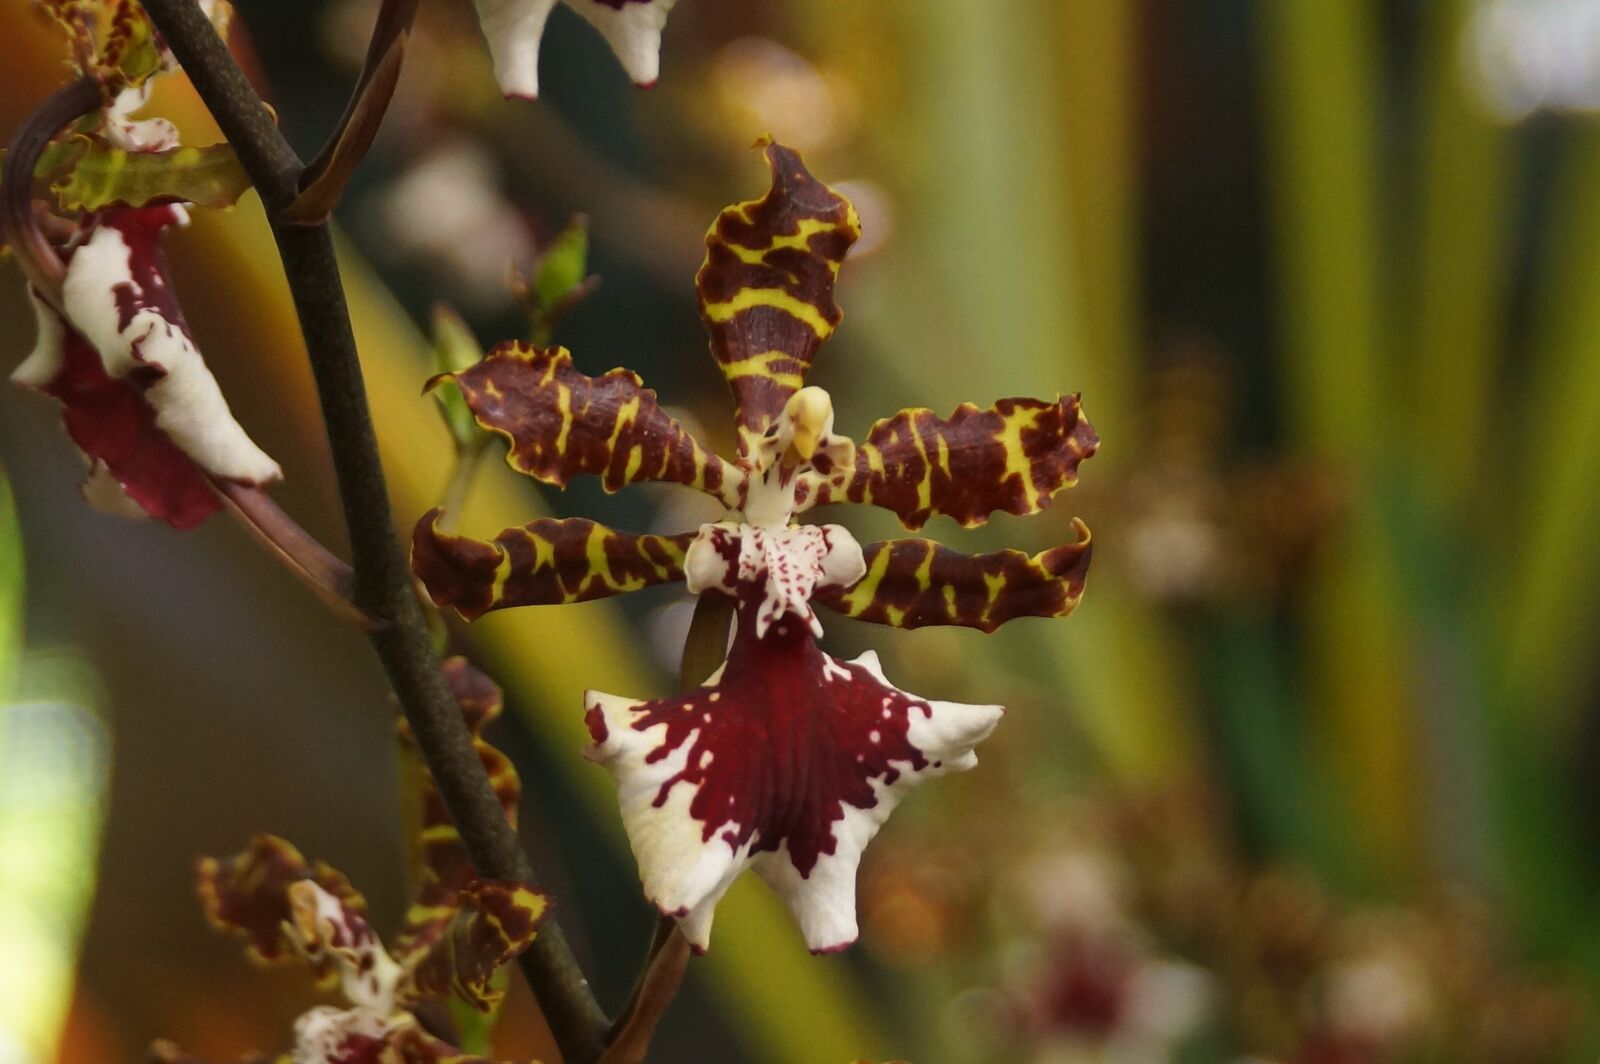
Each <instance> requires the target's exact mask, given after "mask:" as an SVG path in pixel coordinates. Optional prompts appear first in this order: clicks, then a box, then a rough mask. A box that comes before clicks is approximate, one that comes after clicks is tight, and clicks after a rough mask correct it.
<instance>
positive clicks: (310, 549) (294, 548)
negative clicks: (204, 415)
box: [212, 479, 378, 631]
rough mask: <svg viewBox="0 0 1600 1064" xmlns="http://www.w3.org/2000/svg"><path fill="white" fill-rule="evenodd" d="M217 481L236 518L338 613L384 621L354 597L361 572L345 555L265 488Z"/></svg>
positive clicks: (364, 624)
mask: <svg viewBox="0 0 1600 1064" xmlns="http://www.w3.org/2000/svg"><path fill="white" fill-rule="evenodd" d="M212 487H214V488H216V489H217V491H218V492H219V493H220V494H221V495H222V497H223V499H225V500H226V501H227V503H228V510H229V512H230V513H232V514H233V516H234V518H235V519H236V520H238V522H239V523H240V524H241V525H243V526H244V527H245V528H246V529H247V530H248V531H250V532H251V533H253V534H254V535H255V536H256V538H258V539H259V540H261V542H262V543H263V544H265V545H266V546H267V548H268V549H269V550H271V551H272V553H273V554H274V555H275V556H276V557H277V558H278V560H279V561H281V562H283V564H284V565H285V566H287V567H288V569H289V571H290V572H292V573H294V574H295V575H296V576H298V577H299V578H300V579H301V580H303V581H305V583H306V584H307V585H308V586H309V587H310V588H311V590H312V591H314V592H316V594H317V597H318V598H320V599H322V600H323V601H324V602H325V603H327V604H328V606H329V607H331V608H332V609H333V611H334V612H335V613H337V614H338V615H339V616H340V617H342V618H344V619H345V620H347V621H349V622H350V623H352V624H354V625H356V626H357V627H358V628H361V629H364V630H367V631H371V630H372V629H373V628H375V627H377V625H378V622H377V621H376V620H375V619H374V618H372V617H370V616H368V615H367V614H365V613H363V612H362V611H361V609H360V608H358V607H357V606H356V605H355V603H354V601H353V600H352V599H353V596H354V594H355V572H354V571H353V570H352V569H351V568H350V566H349V565H348V564H346V563H345V561H344V559H342V558H340V557H339V556H338V555H336V554H334V553H333V552H332V551H330V550H329V549H328V548H327V547H324V546H323V545H322V543H321V541H320V540H318V539H317V538H316V537H315V536H313V535H312V534H311V533H309V532H307V531H306V530H305V529H304V528H302V527H300V525H299V524H298V523H297V522H296V521H295V519H294V518H292V517H290V516H289V515H288V514H287V513H285V512H284V510H283V507H281V506H279V505H278V504H277V503H275V502H273V501H272V497H271V496H270V495H268V494H267V493H266V492H265V491H262V490H261V489H260V488H254V487H247V486H245V485H243V484H236V483H234V482H233V481H231V480H222V479H216V480H213V481H212Z"/></svg>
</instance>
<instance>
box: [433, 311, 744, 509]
mask: <svg viewBox="0 0 1600 1064" xmlns="http://www.w3.org/2000/svg"><path fill="white" fill-rule="evenodd" d="M445 377H453V379H454V380H455V382H456V384H457V385H459V386H460V388H461V394H462V396H463V397H464V398H465V399H466V401H467V407H468V409H470V410H471V411H472V415H473V417H475V418H476V419H477V421H478V424H480V425H482V426H483V427H484V428H486V429H491V430H493V431H495V432H498V433H500V434H501V435H502V436H504V437H505V438H506V439H507V441H509V443H510V451H509V453H508V454H507V456H506V460H507V461H508V462H509V463H510V465H511V467H512V468H513V469H516V470H518V471H520V472H523V473H527V474H528V475H530V476H533V477H537V478H538V479H539V480H542V481H544V482H545V483H547V484H554V485H556V486H558V487H565V486H566V485H567V483H568V482H569V481H571V480H572V478H573V477H575V476H578V475H579V474H582V473H587V474H591V475H593V476H598V477H600V478H601V482H602V483H603V484H604V485H605V487H606V490H607V491H616V490H617V489H619V488H621V487H622V486H623V485H625V484H636V483H640V482H643V481H650V480H667V481H672V482H674V483H677V484H685V485H687V486H689V487H692V488H699V489H700V490H701V491H705V492H709V493H710V494H712V495H715V496H717V497H718V498H719V499H721V500H722V501H724V502H725V503H726V504H727V505H729V506H730V507H731V506H736V505H738V501H739V499H740V497H741V489H742V484H743V474H742V472H741V471H740V470H738V469H736V468H734V467H733V466H730V465H728V464H727V463H725V462H724V461H723V460H722V459H721V458H718V457H717V456H716V455H715V454H712V453H711V452H710V451H708V450H706V449H705V448H704V447H702V446H701V445H700V442H699V441H698V440H696V439H695V438H694V437H693V436H691V435H690V434H689V432H688V430H686V429H685V428H684V427H683V426H682V425H680V424H678V422H677V421H676V420H675V419H674V418H672V417H671V416H670V415H669V414H667V413H666V412H665V411H663V410H662V409H661V406H660V403H659V402H658V401H657V400H656V393H655V392H654V391H653V390H651V389H649V388H646V387H645V386H644V382H643V381H642V380H640V379H639V376H638V375H637V374H635V373H633V372H631V371H629V370H625V369H614V370H611V371H610V372H609V373H605V374H603V375H601V376H599V377H589V376H585V375H584V374H582V373H580V372H578V370H577V368H576V367H574V366H573V364H572V356H571V355H570V354H568V353H567V350H566V349H565V348H562V347H553V348H548V349H541V348H537V347H531V346H529V345H527V344H522V343H516V342H507V343H503V344H501V345H500V346H498V347H496V348H495V349H494V350H493V351H491V352H489V356H488V357H487V358H485V359H484V360H483V361H482V362H479V363H478V364H477V365H475V366H472V367H471V368H469V369H465V370H462V371H461V372H459V373H456V374H453V375H452V374H445V375H441V377H437V378H435V379H434V381H433V382H430V383H435V384H436V383H437V382H438V381H440V380H442V379H444V378H445Z"/></svg>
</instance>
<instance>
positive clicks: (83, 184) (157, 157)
mask: <svg viewBox="0 0 1600 1064" xmlns="http://www.w3.org/2000/svg"><path fill="white" fill-rule="evenodd" d="M78 139H80V140H82V141H84V144H85V146H84V149H83V155H82V157H81V158H79V159H78V161H77V164H76V165H75V166H73V167H72V169H71V172H70V173H68V174H67V175H66V176H65V177H63V178H60V179H58V180H57V181H56V182H55V183H54V185H52V186H51V187H52V189H53V191H54V192H55V194H56V201H57V205H58V206H59V207H60V208H61V209H62V210H63V211H95V210H99V209H101V208H102V207H110V206H112V205H121V206H126V207H142V206H144V205H145V204H147V203H154V202H157V201H166V202H171V201H181V202H185V203H194V204H198V205H199V206H202V207H231V206H233V205H234V204H235V203H237V202H238V200H239V197H240V196H242V195H244V192H245V190H246V189H248V188H249V187H250V178H249V177H247V176H246V175H245V172H244V167H242V166H241V165H240V164H239V159H238V157H237V156H236V155H234V153H233V149H232V148H230V147H228V145H226V144H213V145H211V146H210V147H206V148H173V149H172V150H170V151H156V152H129V151H124V150H123V149H121V148H115V147H112V146H111V145H110V144H108V143H106V142H105V141H103V140H99V139H98V138H94V139H91V138H78Z"/></svg>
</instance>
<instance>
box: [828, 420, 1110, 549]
mask: <svg viewBox="0 0 1600 1064" xmlns="http://www.w3.org/2000/svg"><path fill="white" fill-rule="evenodd" d="M1099 444H1100V438H1099V437H1098V436H1097V435H1095V431H1094V427H1093V426H1092V425H1090V424H1089V421H1088V419H1087V418H1085V417H1084V416H1083V409H1082V406H1081V405H1080V403H1079V401H1078V397H1077V396H1076V395H1067V396H1062V397H1060V398H1058V399H1056V400H1054V401H1053V402H1052V401H1047V400H1043V399H1002V400H1000V401H999V402H997V403H995V404H994V405H993V406H991V407H989V408H988V409H987V410H980V409H979V408H978V407H976V406H974V405H972V404H971V403H963V404H962V405H961V406H958V407H957V408H956V410H955V413H954V414H952V415H951V416H950V417H948V418H941V417H939V416H938V415H936V414H935V413H934V412H933V411H931V410H926V409H912V410H902V411H900V413H898V414H896V415H894V416H893V417H891V418H886V419H884V420H882V421H879V422H878V423H877V424H875V425H873V426H872V429H871V431H869V432H868V433H867V438H866V440H865V441H864V442H863V443H861V444H860V445H858V446H857V448H856V461H855V466H854V468H852V469H849V470H846V471H843V472H841V473H838V474H835V475H833V476H829V477H818V478H817V479H816V482H815V487H814V490H812V491H810V492H809V493H808V494H807V499H808V505H820V504H822V503H828V502H845V501H849V502H865V503H871V504H872V505H874V506H882V507H884V508H885V509H888V510H892V511H894V513H895V514H896V516H898V517H899V518H900V521H901V523H902V524H904V525H905V526H906V527H907V528H910V529H918V528H921V527H922V526H923V525H924V524H926V523H927V521H928V519H929V518H930V517H933V516H934V515H936V514H944V515H946V516H947V517H950V518H953V519H954V520H955V521H957V522H958V523H960V524H962V525H967V526H972V525H981V524H983V523H984V522H985V521H987V520H988V519H989V515H990V514H991V513H993V512H995V511H996V510H1001V511H1004V512H1006V513H1010V514H1031V513H1037V512H1038V511H1040V510H1043V509H1044V508H1045V507H1046V506H1049V505H1050V500H1051V498H1052V497H1053V496H1054V495H1055V493H1056V492H1058V491H1060V490H1061V489H1062V488H1066V487H1070V486H1071V485H1073V484H1075V483H1077V480H1078V465H1079V464H1080V463H1081V462H1083V460H1084V459H1086V458H1088V457H1090V456H1091V455H1093V454H1094V452H1095V449H1096V448H1097V447H1098V446H1099Z"/></svg>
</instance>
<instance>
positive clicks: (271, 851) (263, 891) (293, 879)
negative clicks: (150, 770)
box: [198, 835, 367, 978]
mask: <svg viewBox="0 0 1600 1064" xmlns="http://www.w3.org/2000/svg"><path fill="white" fill-rule="evenodd" d="M299 882H311V883H315V884H316V885H317V886H318V887H320V888H321V889H322V890H323V891H325V892H326V893H328V894H330V895H332V896H333V897H335V898H337V899H338V900H339V902H340V904H341V905H343V906H344V907H345V908H346V909H347V910H349V911H351V912H354V913H360V914H364V913H365V912H366V907H367V903H366V901H365V900H364V899H363V898H362V897H361V895H360V894H359V893H357V892H356V890H355V888H354V887H352V886H351V885H350V881H349V880H348V879H346V878H345V877H344V876H343V875H342V874H341V873H339V872H337V871H335V870H334V869H332V868H330V867H329V866H328V865H326V864H324V863H322V862H321V861H318V862H316V863H315V864H312V863H310V862H308V861H307V860H306V859H305V858H304V857H302V856H301V855H300V851H299V850H297V849H295V848H294V847H293V846H292V845H290V844H289V843H287V842H285V841H284V840H283V839H280V838H278V837H276V836H274V835H257V836H256V837H255V838H254V839H252V840H251V842H250V846H249V848H247V849H246V850H244V852H242V853H239V854H237V855H235V856H233V857H223V858H217V857H205V858H202V859H201V861H200V865H199V875H198V887H199V892H200V902H201V905H202V906H203V907H204V909H205V914H206V918H207V919H208V920H209V921H210V922H211V924H212V925H213V926H214V927H216V928H218V929H219V930H223V931H229V932H232V933H234V934H236V935H238V936H240V937H242V938H244V939H245V940H246V943H247V947H248V952H249V954H250V957H251V959H253V960H256V961H259V962H262V963H276V962H279V961H283V960H285V959H286V958H288V957H291V956H293V955H294V954H295V945H294V940H293V939H292V938H291V937H290V935H289V932H288V930H287V928H288V925H289V922H290V920H291V919H292V914H291V911H290V905H289V888H290V887H291V886H293V885H294V884H295V883H299ZM313 968H314V969H315V971H316V973H317V975H318V977H319V978H324V977H327V976H331V975H332V974H333V972H334V967H333V965H332V964H331V963H320V964H316V963H314V964H313Z"/></svg>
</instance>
